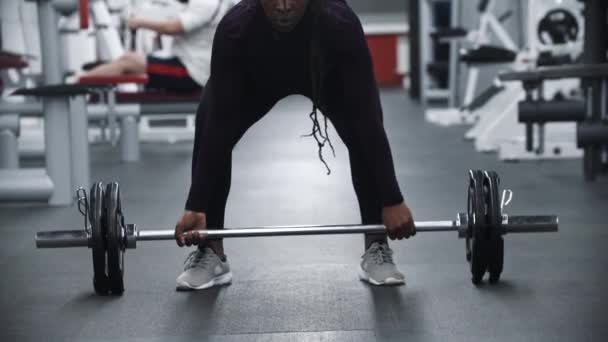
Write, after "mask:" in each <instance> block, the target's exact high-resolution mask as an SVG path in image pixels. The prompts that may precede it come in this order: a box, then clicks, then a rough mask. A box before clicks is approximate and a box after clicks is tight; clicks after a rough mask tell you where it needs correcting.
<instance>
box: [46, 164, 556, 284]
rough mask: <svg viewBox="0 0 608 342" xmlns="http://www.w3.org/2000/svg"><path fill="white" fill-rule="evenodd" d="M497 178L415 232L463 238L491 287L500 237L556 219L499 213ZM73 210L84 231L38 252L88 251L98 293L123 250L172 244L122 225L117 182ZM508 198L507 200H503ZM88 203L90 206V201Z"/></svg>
mask: <svg viewBox="0 0 608 342" xmlns="http://www.w3.org/2000/svg"><path fill="white" fill-rule="evenodd" d="M498 185H499V177H498V174H496V173H495V172H491V171H481V170H470V171H469V173H468V191H467V193H468V195H467V211H466V213H459V214H457V215H456V219H455V220H440V221H417V222H415V225H416V231H417V232H452V231H455V232H457V233H458V237H459V238H464V239H466V257H467V260H468V261H469V263H470V271H471V274H472V278H471V280H472V282H473V283H474V284H475V285H477V284H479V283H480V282H481V281H482V279H483V277H484V275H485V273H488V274H489V281H490V283H495V282H497V281H498V280H499V279H500V275H501V273H502V270H503V261H504V240H503V236H504V235H505V234H510V233H548V232H557V231H558V226H559V219H558V217H557V216H554V215H529V216H514V215H513V216H512V215H507V214H505V213H504V212H503V211H504V210H503V209H504V207H505V206H506V205H508V203H509V202H510V201H511V199H512V192H511V191H510V190H505V191H504V192H503V193H502V199H499V197H500V196H499V195H500V194H499V189H498ZM77 195H78V209H79V210H80V212H81V213H82V214H83V215H84V217H85V222H84V229H79V230H57V231H43V232H38V233H37V234H36V236H35V243H36V247H37V248H66V247H88V248H90V249H91V250H92V256H93V284H94V288H95V292H96V293H98V294H102V295H107V294H113V295H120V294H122V293H123V292H124V282H123V277H124V252H125V250H126V249H135V248H136V247H137V242H138V241H157V240H173V239H174V230H173V229H164V230H139V229H138V228H137V226H136V225H135V224H125V220H124V215H123V211H122V207H121V201H120V189H119V185H118V183H110V184H107V187H105V189H104V184H103V183H100V182H99V183H96V184H94V185H93V186H92V187H91V191H90V195H89V196H88V197H87V194H86V191H84V189H79V190H78V192H77ZM507 197H508V199H507ZM89 199H90V203H89ZM198 232H199V234H200V236H201V237H203V238H205V239H224V238H248V237H264V236H266V237H267V236H295V235H330V234H384V233H386V228H385V226H384V225H378V224H376V225H358V224H346V225H304V226H273V227H243V228H232V229H212V228H209V229H207V230H199V231H198Z"/></svg>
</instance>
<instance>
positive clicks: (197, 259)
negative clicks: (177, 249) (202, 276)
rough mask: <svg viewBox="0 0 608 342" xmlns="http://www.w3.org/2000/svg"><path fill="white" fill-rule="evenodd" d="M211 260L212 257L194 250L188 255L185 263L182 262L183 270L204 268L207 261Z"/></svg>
mask: <svg viewBox="0 0 608 342" xmlns="http://www.w3.org/2000/svg"><path fill="white" fill-rule="evenodd" d="M211 259H213V255H211V253H208V252H203V251H201V250H198V249H197V250H195V251H192V252H190V254H188V257H187V258H186V261H184V265H185V267H184V270H189V269H191V268H195V267H205V266H206V265H207V263H208V262H209V261H211Z"/></svg>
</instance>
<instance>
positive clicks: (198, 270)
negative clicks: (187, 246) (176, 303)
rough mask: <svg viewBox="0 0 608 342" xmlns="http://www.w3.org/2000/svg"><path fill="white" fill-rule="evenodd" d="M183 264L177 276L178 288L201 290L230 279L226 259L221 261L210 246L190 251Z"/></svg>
mask: <svg viewBox="0 0 608 342" xmlns="http://www.w3.org/2000/svg"><path fill="white" fill-rule="evenodd" d="M184 265H185V267H184V272H182V274H180V275H179V277H177V289H178V290H203V289H207V288H210V287H212V286H218V285H225V284H230V282H231V281H232V272H230V266H229V265H228V261H222V260H221V259H220V258H219V257H218V256H217V255H216V254H215V252H214V251H213V250H212V249H211V248H205V249H204V250H202V251H201V250H200V249H198V248H197V249H196V250H195V251H192V252H191V253H190V254H189V255H188V257H187V258H186V261H184Z"/></svg>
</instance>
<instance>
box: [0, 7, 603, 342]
mask: <svg viewBox="0 0 608 342" xmlns="http://www.w3.org/2000/svg"><path fill="white" fill-rule="evenodd" d="M163 1H169V0H162V1H161V0H158V1H156V2H158V3H159V4H162V3H163ZM53 2H55V3H57V4H59V3H65V4H67V3H70V2H72V1H51V0H37V1H27V2H26V1H22V0H15V1H12V0H10V1H9V0H5V1H0V10H1V12H0V14H1V17H0V20H1V21H0V24H1V26H0V27H1V31H2V40H1V45H0V50H1V54H0V66H1V69H0V75H1V77H2V87H1V88H0V89H1V94H2V98H1V99H0V234H2V239H0V246H1V248H0V265H1V266H0V267H1V270H2V274H3V280H2V281H1V282H0V308H1V312H2V315H1V316H0V326H2V327H3V329H1V331H0V339H1V340H3V341H33V340H37V341H39V340H45V341H405V340H411V341H446V340H450V341H479V340H490V341H535V340H539V341H540V340H542V341H604V340H606V338H608V327H607V325H606V317H608V309H607V308H608V305H607V304H608V300H607V298H606V294H605V284H606V282H607V281H608V275H607V274H606V270H608V252H607V249H606V246H607V245H608V233H607V231H606V229H605V228H606V220H607V219H608V216H607V215H606V207H607V205H608V184H607V177H606V170H608V166H607V163H608V155H607V147H608V133H607V132H608V129H607V127H608V125H607V124H606V123H607V121H608V115H607V114H606V106H605V101H606V86H605V80H606V77H607V75H608V65H607V64H606V53H607V49H608V46H607V45H608V43H607V42H606V39H605V37H606V35H605V32H606V28H607V27H606V26H608V25H607V24H606V23H607V20H606V15H607V14H606V12H607V5H606V4H605V3H604V1H603V0H586V1H578V0H571V1H568V0H560V1H558V0H519V1H508V2H507V1H497V0H494V1H493V0H489V1H486V0H481V1H473V0H471V1H469V0H460V1H457V0H451V1H448V0H410V1H405V0H403V1H397V0H391V1H385V0H383V1H381V2H378V1H371V0H347V2H348V4H349V5H351V7H352V8H353V9H354V10H355V12H356V13H357V15H358V16H359V17H360V19H361V22H362V24H363V27H364V31H365V32H366V36H367V39H368V45H369V47H370V50H371V54H372V57H373V63H374V72H375V76H376V80H377V83H378V84H379V86H380V96H381V102H382V108H383V116H384V125H385V129H386V132H387V135H388V138H389V141H390V144H391V149H392V155H393V159H394V164H395V171H396V174H397V178H398V182H399V184H400V187H401V190H402V192H403V194H404V197H405V200H406V202H407V204H408V205H409V207H410V208H411V209H412V212H413V214H414V217H415V219H416V220H417V221H418V220H419V221H428V220H430V221H437V220H456V213H465V214H469V213H470V211H471V208H470V205H469V203H468V198H469V197H470V192H471V184H470V178H469V175H468V171H469V170H493V171H496V172H497V174H498V175H499V176H500V189H501V190H502V189H508V190H511V191H512V193H513V197H512V201H510V203H508V204H506V205H505V206H504V208H502V207H501V208H499V210H500V213H501V214H503V215H505V216H504V220H505V221H504V222H508V218H509V217H512V216H514V215H524V216H532V215H555V216H556V217H559V231H558V232H551V233H543V234H541V233H530V234H507V235H505V236H504V270H503V272H502V275H501V279H500V281H499V282H498V283H496V284H490V283H489V281H488V280H487V279H484V281H482V282H481V284H477V285H473V284H471V278H472V275H471V264H470V263H469V262H468V261H467V259H466V252H465V250H466V249H465V247H464V245H465V241H464V240H462V239H461V240H458V239H457V238H458V234H457V232H455V231H452V232H438V233H423V232H420V233H418V234H417V235H416V236H414V237H412V238H410V239H408V240H403V241H390V242H389V243H390V246H391V248H392V249H393V250H394V256H393V258H394V263H395V264H396V265H397V267H398V268H399V269H400V270H401V271H402V272H403V273H404V275H405V278H406V285H405V286H383V287H376V286H372V285H368V284H367V283H364V282H362V281H360V280H359V279H358V271H357V270H358V267H359V262H360V258H361V255H362V254H363V252H364V250H363V247H364V246H363V238H362V236H361V234H347V235H309V236H281V237H278V236H276V237H244V238H234V239H226V240H225V245H226V254H227V256H228V260H229V261H230V265H231V268H232V271H233V273H234V279H233V281H232V284H231V285H229V286H222V287H213V288H211V289H208V290H204V291H192V292H178V291H175V278H176V277H177V275H178V274H179V273H180V272H181V271H182V270H183V260H184V258H185V257H186V255H187V254H188V253H189V252H190V250H191V249H183V248H178V247H177V246H176V245H175V243H174V242H172V241H156V242H138V244H137V249H135V250H131V249H128V250H127V251H126V252H125V259H124V283H125V288H126V290H125V292H124V293H123V294H122V295H106V296H101V295H98V294H96V293H95V290H94V289H93V284H92V278H93V263H92V262H91V251H90V250H91V248H54V249H40V248H36V241H35V236H36V233H37V232H41V231H64V230H74V231H78V232H80V233H79V234H84V236H87V235H86V233H85V231H84V228H83V225H84V224H87V223H86V222H87V221H91V220H87V217H83V215H81V213H79V209H82V207H83V205H82V204H83V202H82V201H79V198H82V192H80V193H78V194H77V192H76V189H77V188H78V187H80V186H82V187H84V188H85V189H86V190H87V191H85V192H86V193H87V197H88V199H89V200H90V199H91V198H90V196H91V194H90V193H89V192H88V189H90V188H91V186H92V185H93V184H94V183H95V182H104V183H105V184H108V183H111V182H117V183H118V184H120V201H121V207H122V214H123V215H124V221H125V222H124V223H125V224H136V225H137V228H138V230H140V231H141V232H145V231H150V230H159V229H164V230H173V228H174V227H175V222H176V220H177V218H178V217H179V215H180V214H181V213H182V211H183V209H184V203H185V200H186V197H187V193H188V189H189V186H190V172H191V157H192V150H193V141H192V140H193V136H194V112H195V110H196V107H197V105H198V99H199V97H195V98H182V97H175V96H173V95H171V94H158V93H155V94H153V95H152V97H151V96H150V95H148V96H146V94H142V93H145V91H142V87H141V84H140V82H144V81H142V80H141V79H140V78H137V77H136V78H133V79H130V80H129V81H130V82H129V83H128V84H123V83H122V82H120V84H118V82H114V83H111V84H108V83H104V84H102V85H90V84H85V85H82V84H73V78H74V77H73V75H74V73H70V71H71V70H72V69H71V68H74V66H73V65H72V64H74V63H75V64H77V67H78V68H80V67H82V65H80V64H79V63H80V62H81V61H82V60H79V59H77V58H75V57H74V55H76V53H75V51H77V50H78V49H79V48H80V49H82V50H85V49H84V48H83V46H86V47H87V49H88V47H91V49H92V50H91V51H88V50H87V51H86V52H87V53H85V55H87V57H86V62H94V61H93V60H91V57H90V56H94V57H95V58H96V59H97V58H99V59H107V58H109V57H111V56H113V54H115V53H116V51H124V49H125V48H124V46H123V44H125V41H124V40H123V39H124V38H125V37H124V36H123V33H124V31H120V30H119V29H118V27H119V26H112V25H116V24H119V23H120V16H121V14H120V12H119V11H118V7H120V6H118V5H117V4H119V3H122V2H123V1H106V0H89V1H88V5H89V6H90V7H87V10H85V11H84V12H87V14H88V15H90V16H89V25H88V28H81V27H80V26H79V24H80V22H81V20H82V17H81V16H82V11H79V8H78V7H77V6H76V7H74V8H73V10H72V11H71V13H69V16H67V15H66V14H61V15H59V14H57V17H55V19H54V20H51V21H46V25H49V26H48V27H46V28H41V25H43V22H44V20H43V21H38V19H39V18H40V17H41V16H45V15H48V14H49V12H48V11H50V10H51V9H52V7H45V9H44V10H42V12H41V11H40V10H41V8H42V7H44V6H45V4H46V5H48V4H51V3H53ZM126 2H127V1H124V3H126ZM135 2H139V3H140V5H141V3H146V2H148V3H147V4H144V5H146V6H147V5H150V4H149V3H152V2H153V1H146V0H140V1H135ZM84 3H86V2H83V1H73V4H72V5H82V4H84ZM114 5H115V7H113V6H114ZM41 6H42V7H41ZM68 7H70V6H68ZM104 8H105V12H104ZM45 11H47V12H45ZM135 13H137V12H135ZM106 14H107V16H106ZM53 15H55V14H53ZM58 17H62V20H61V21H59V20H58V19H59V18H58ZM68 18H69V20H68ZM106 19H107V21H104V20H106ZM484 23H485V24H484ZM106 24H111V25H109V26H108V25H106ZM541 24H542V26H541ZM112 29H114V31H112V32H113V33H112V32H110V31H111V30H112ZM50 31H53V32H56V37H61V38H58V39H60V40H59V41H60V44H57V45H56V46H55V47H53V45H52V44H50V45H49V44H48V42H49V41H52V39H54V38H53V36H52V35H51V36H49V34H50V33H49V32H50ZM83 33H84V34H83ZM114 33H115V34H116V35H115V36H113V34H114ZM505 36H506V37H505ZM83 37H85V39H93V43H92V45H82V43H79V42H82V41H80V40H78V39H82V38H83ZM113 37H120V39H119V40H116V39H114V38H113ZM136 37H137V39H139V40H138V42H139V44H140V45H139V47H140V48H143V49H147V48H150V47H153V48H159V44H158V41H157V40H155V38H153V39H150V36H149V35H146V34H145V33H139V32H138V33H137V36H136ZM509 40H511V41H512V42H513V43H514V44H513V45H514V46H509V44H508V41H509ZM86 42H87V43H86V44H91V41H90V40H86ZM114 43H117V44H118V45H117V46H114V45H112V44H114ZM45 44H46V45H45ZM79 44H80V45H79ZM160 47H161V48H162V44H160ZM52 54H55V55H56V56H55V57H54V58H53V57H49V56H50V55H52ZM59 54H61V56H63V57H60V58H58V57H57V56H59ZM53 63H55V64H53ZM45 67H46V69H45ZM49 79H54V81H53V82H48V80H49ZM64 83H65V84H64ZM66 84H68V85H66ZM45 85H46V86H47V87H45ZM49 85H50V87H49ZM125 93H132V94H131V95H128V94H127V95H126V94H125ZM467 93H470V96H468V97H467ZM198 96H200V95H198ZM310 106H311V102H310V100H309V99H307V98H305V97H302V96H291V97H288V98H286V99H284V100H282V101H280V102H279V103H278V104H277V105H276V106H275V107H274V108H273V109H272V110H271V112H270V113H269V114H268V115H267V116H266V117H265V118H264V119H263V120H261V121H260V122H259V123H257V124H256V125H254V126H253V128H252V129H251V130H249V131H248V132H247V133H246V134H245V136H244V137H243V139H242V140H241V142H239V144H238V145H237V147H236V149H235V150H234V152H233V168H232V170H233V171H232V188H231V192H230V197H229V200H228V207H227V211H226V226H227V227H235V228H237V227H265V226H282V225H342V224H358V223H360V218H359V211H358V205H357V201H356V197H355V193H354V191H353V187H352V183H351V179H350V166H349V158H348V151H347V149H346V147H345V146H344V144H343V143H342V142H341V141H340V139H339V138H338V136H337V134H336V132H335V129H333V126H330V129H329V135H330V137H331V138H332V142H333V144H334V146H335V149H336V156H335V158H334V157H332V156H331V154H330V153H329V152H328V150H327V149H326V150H325V158H326V160H327V161H328V163H329V166H330V168H331V170H332V173H331V175H329V176H328V175H326V172H325V168H324V166H323V164H321V163H320V162H319V160H318V156H317V145H316V142H314V140H312V138H302V135H303V134H307V133H309V131H310V127H311V123H310V120H309V118H308V115H307V114H308V113H309V112H310ZM83 113H85V115H82V114H83ZM484 191H485V190H484ZM498 195H502V192H499V193H498ZM79 196H80V197H79ZM499 199H500V196H499ZM503 204H504V202H503ZM488 207H489V205H488ZM90 210H92V209H91V208H89V211H90ZM487 211H488V212H489V211H490V210H489V209H487ZM88 214H89V213H87V215H86V216H89V215H88ZM488 215H489V214H488ZM471 218H472V215H470V216H469V222H467V223H462V222H461V223H462V224H464V226H463V227H477V226H475V225H474V224H473V223H471V222H472V221H473V220H471ZM454 224H456V222H454ZM88 225H89V226H90V225H92V222H89V223H88ZM471 225H472V226H471ZM116 226H117V227H118V226H121V227H122V225H121V224H117V225H116ZM507 226H508V223H505V224H504V225H497V226H494V227H490V225H487V227H486V226H484V227H485V228H484V229H494V230H496V229H501V227H502V228H504V227H507ZM472 229H473V228H469V230H467V231H465V235H467V234H469V235H470V234H472V233H471V231H472ZM475 229H477V228H475ZM479 229H481V228H479ZM475 231H477V230H475ZM120 232H123V233H124V234H126V232H127V231H126V230H120ZM457 240H458V241H457ZM85 241H89V240H85ZM91 241H92V240H91ZM125 241H126V240H125ZM475 241H477V239H476V240H475ZM86 243H87V244H89V247H90V244H91V243H92V242H86ZM487 253H488V255H486V257H488V258H489V254H491V253H492V252H487Z"/></svg>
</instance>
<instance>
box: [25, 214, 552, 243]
mask: <svg viewBox="0 0 608 342" xmlns="http://www.w3.org/2000/svg"><path fill="white" fill-rule="evenodd" d="M457 216H458V217H457V219H456V220H452V221H416V222H415V225H416V232H452V231H455V232H457V233H458V237H459V238H465V237H466V231H467V228H468V227H467V225H468V218H467V217H466V214H465V213H459V214H458V215H457ZM558 225H559V219H558V217H557V216H554V215H553V216H551V215H549V216H508V215H503V224H502V228H503V230H504V234H509V233H545V232H556V231H557V230H558ZM198 233H199V234H200V236H201V237H202V238H204V239H210V240H211V239H224V238H246V237H269V236H299V235H342V234H384V233H386V227H385V226H384V225H358V224H346V225H309V226H307V225H299V226H271V227H241V228H225V229H214V228H209V229H207V230H199V231H198ZM174 239H175V233H174V230H169V229H165V230H139V229H138V228H136V226H135V225H134V224H127V225H126V227H125V236H124V242H123V244H124V246H125V248H127V249H135V248H136V243H137V241H161V240H174ZM67 247H91V234H90V233H88V232H87V231H85V230H82V229H80V230H57V231H45V232H38V233H36V248H67Z"/></svg>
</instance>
